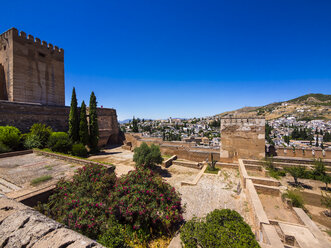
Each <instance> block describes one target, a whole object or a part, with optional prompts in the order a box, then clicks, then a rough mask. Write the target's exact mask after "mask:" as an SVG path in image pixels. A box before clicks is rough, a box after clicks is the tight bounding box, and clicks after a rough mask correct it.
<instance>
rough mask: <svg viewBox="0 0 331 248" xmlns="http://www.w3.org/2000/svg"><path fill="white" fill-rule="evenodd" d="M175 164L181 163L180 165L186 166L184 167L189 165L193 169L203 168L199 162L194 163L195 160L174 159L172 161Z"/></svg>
mask: <svg viewBox="0 0 331 248" xmlns="http://www.w3.org/2000/svg"><path fill="white" fill-rule="evenodd" d="M172 163H173V164H174V165H179V166H184V167H189V168H193V169H201V168H202V165H201V164H200V163H198V162H196V163H194V162H186V161H178V160H176V161H173V162H172Z"/></svg>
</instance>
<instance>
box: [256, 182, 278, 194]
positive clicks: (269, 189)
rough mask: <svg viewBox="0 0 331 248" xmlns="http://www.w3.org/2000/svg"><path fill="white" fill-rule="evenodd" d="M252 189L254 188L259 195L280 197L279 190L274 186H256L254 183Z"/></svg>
mask: <svg viewBox="0 0 331 248" xmlns="http://www.w3.org/2000/svg"><path fill="white" fill-rule="evenodd" d="M254 187H255V189H256V191H257V192H258V193H259V194H266V195H273V196H280V190H279V187H275V186H267V185H263V184H257V183H254Z"/></svg>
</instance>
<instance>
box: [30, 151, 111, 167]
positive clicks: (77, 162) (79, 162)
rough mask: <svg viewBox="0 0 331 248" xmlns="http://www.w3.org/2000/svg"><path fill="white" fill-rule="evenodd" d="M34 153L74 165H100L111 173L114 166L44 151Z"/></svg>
mask: <svg viewBox="0 0 331 248" xmlns="http://www.w3.org/2000/svg"><path fill="white" fill-rule="evenodd" d="M33 152H34V153H36V154H39V155H43V156H48V157H53V158H56V159H61V160H65V161H68V162H71V163H75V164H81V165H102V166H105V167H107V168H108V170H109V172H113V171H114V170H115V166H114V165H108V164H103V163H98V162H95V161H92V160H87V159H79V158H74V157H69V156H66V155H61V154H57V153H53V152H46V151H41V150H36V149H34V150H33Z"/></svg>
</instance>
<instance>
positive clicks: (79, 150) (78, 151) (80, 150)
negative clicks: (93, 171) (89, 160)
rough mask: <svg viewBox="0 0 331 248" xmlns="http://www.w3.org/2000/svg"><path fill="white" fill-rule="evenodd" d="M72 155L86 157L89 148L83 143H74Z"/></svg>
mask: <svg viewBox="0 0 331 248" xmlns="http://www.w3.org/2000/svg"><path fill="white" fill-rule="evenodd" d="M72 155H74V156H78V157H82V158H86V157H87V150H86V148H85V146H84V145H83V144H73V145H72Z"/></svg>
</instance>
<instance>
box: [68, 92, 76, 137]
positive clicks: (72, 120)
mask: <svg viewBox="0 0 331 248" xmlns="http://www.w3.org/2000/svg"><path fill="white" fill-rule="evenodd" d="M68 133H69V137H70V140H71V142H72V143H75V142H77V141H79V120H78V109H77V98H76V90H75V87H74V88H73V89H72V95H71V105H70V113H69V131H68Z"/></svg>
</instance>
